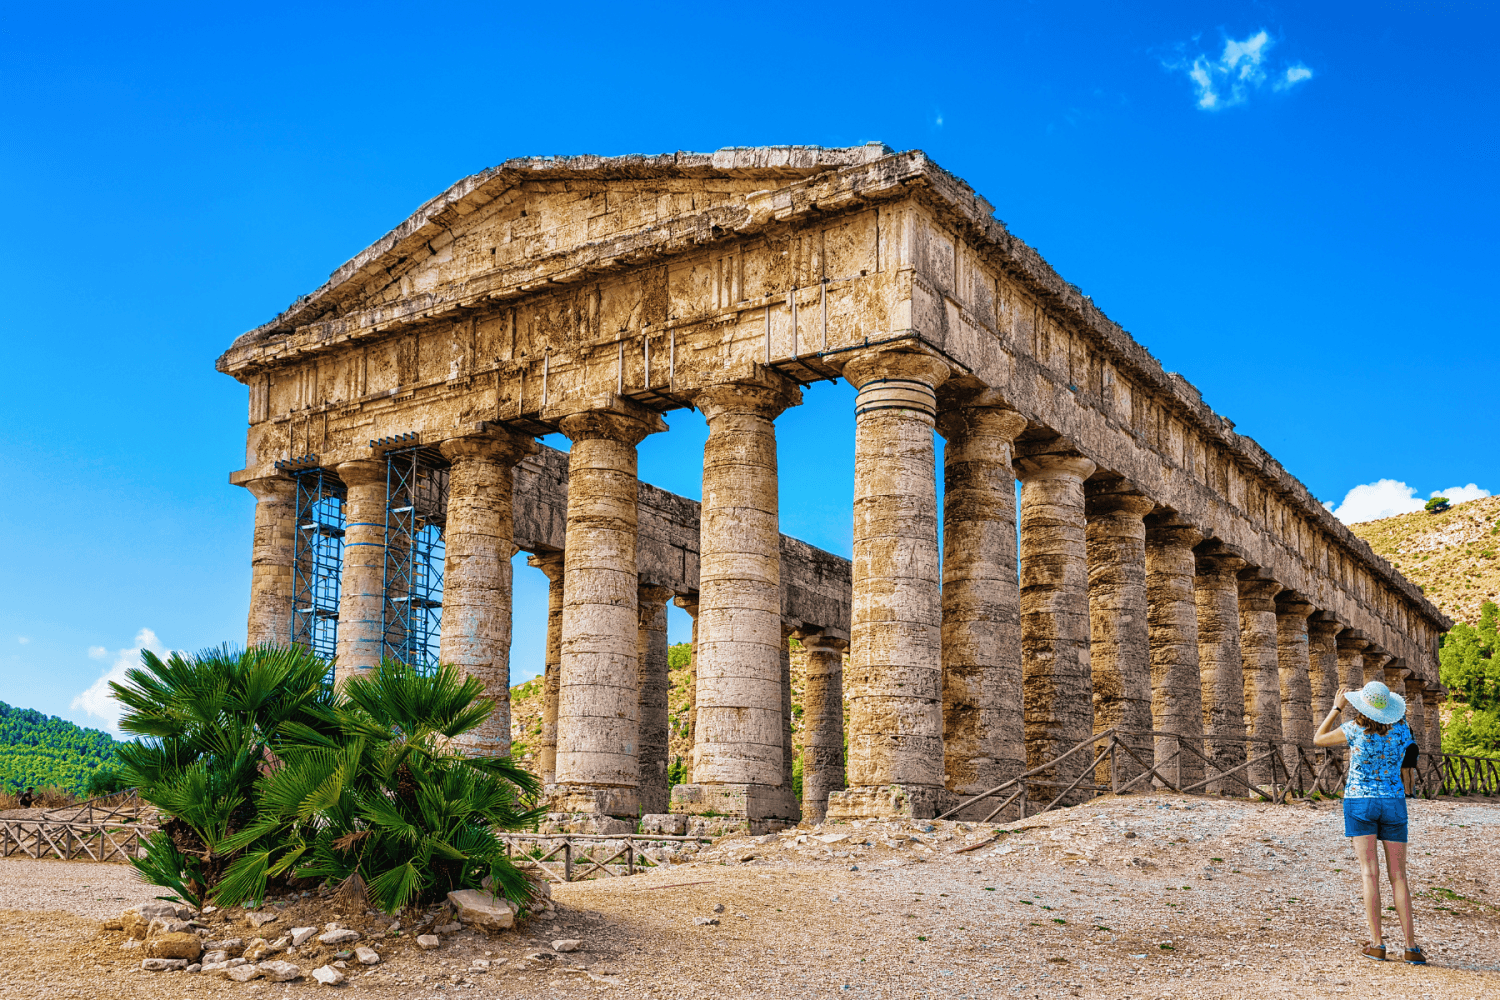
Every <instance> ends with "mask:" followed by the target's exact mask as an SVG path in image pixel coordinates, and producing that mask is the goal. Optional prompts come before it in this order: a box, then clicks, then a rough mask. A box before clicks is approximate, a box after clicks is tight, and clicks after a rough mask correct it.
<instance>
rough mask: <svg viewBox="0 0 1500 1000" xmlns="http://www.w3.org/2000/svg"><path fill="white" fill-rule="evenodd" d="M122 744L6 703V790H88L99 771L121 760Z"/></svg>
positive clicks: (2, 718)
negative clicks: (119, 756)
mask: <svg viewBox="0 0 1500 1000" xmlns="http://www.w3.org/2000/svg"><path fill="white" fill-rule="evenodd" d="M118 746H119V743H118V742H117V741H116V740H115V738H114V737H113V736H110V735H109V734H108V733H106V732H103V731H101V730H98V729H85V728H83V727H82V726H76V725H74V724H73V723H71V722H68V721H67V720H65V719H59V718H58V717H57V716H55V715H43V714H42V713H41V712H37V711H34V710H32V709H29V708H13V707H11V706H10V705H7V704H5V703H4V702H0V790H4V791H6V792H10V793H15V792H19V791H21V790H22V789H25V788H47V787H52V788H58V789H61V790H63V791H67V792H69V793H71V794H74V795H82V794H85V793H86V792H87V791H88V789H89V785H90V782H91V781H92V780H93V779H94V776H95V775H96V774H97V773H98V772H100V771H111V770H113V769H114V768H115V766H116V765H117V764H118V763H119V761H118V758H117V757H116V748H117V747H118Z"/></svg>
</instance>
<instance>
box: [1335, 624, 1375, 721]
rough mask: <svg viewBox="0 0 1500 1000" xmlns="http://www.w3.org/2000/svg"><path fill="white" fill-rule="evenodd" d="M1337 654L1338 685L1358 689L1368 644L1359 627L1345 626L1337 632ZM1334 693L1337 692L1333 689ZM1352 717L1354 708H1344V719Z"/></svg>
mask: <svg viewBox="0 0 1500 1000" xmlns="http://www.w3.org/2000/svg"><path fill="white" fill-rule="evenodd" d="M1335 641H1336V643H1337V649H1338V656H1339V687H1346V688H1351V689H1353V690H1355V691H1358V690H1359V689H1360V688H1362V687H1364V686H1365V656H1364V652H1365V647H1366V646H1368V645H1369V644H1370V640H1369V638H1367V637H1366V636H1365V634H1364V633H1363V632H1361V631H1360V630H1359V629H1354V628H1347V629H1344V631H1342V632H1340V633H1339V634H1338V638H1337V639H1336V640H1335ZM1334 693H1335V694H1337V693H1338V692H1337V691H1335V692H1334ZM1353 718H1354V709H1353V708H1350V707H1347V706H1346V707H1345V708H1344V721H1345V722H1349V721H1351V720H1353Z"/></svg>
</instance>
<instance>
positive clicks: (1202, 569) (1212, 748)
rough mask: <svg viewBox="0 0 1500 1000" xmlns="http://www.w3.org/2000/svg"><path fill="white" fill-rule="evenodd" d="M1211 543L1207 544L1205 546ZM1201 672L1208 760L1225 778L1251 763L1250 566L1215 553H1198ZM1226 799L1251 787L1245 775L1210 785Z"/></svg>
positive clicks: (1196, 583)
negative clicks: (1246, 618)
mask: <svg viewBox="0 0 1500 1000" xmlns="http://www.w3.org/2000/svg"><path fill="white" fill-rule="evenodd" d="M1210 544H1211V543H1204V546H1203V547H1200V548H1205V547H1206V546H1208V545H1210ZM1196 555H1197V558H1196V563H1197V566H1196V569H1197V576H1196V577H1195V578H1194V580H1193V598H1194V600H1195V601H1196V602H1197V605H1198V669H1199V671H1200V677H1201V678H1202V682H1203V728H1204V729H1205V730H1206V732H1207V734H1208V754H1207V756H1208V758H1209V760H1211V761H1213V762H1214V764H1215V765H1216V767H1217V769H1218V771H1219V772H1220V773H1222V772H1224V771H1227V770H1229V769H1230V768H1232V767H1237V766H1239V765H1240V764H1243V763H1244V762H1245V673H1244V665H1243V664H1242V663H1241V662H1240V589H1239V579H1238V577H1237V575H1236V574H1238V573H1239V571H1240V570H1241V569H1243V568H1244V566H1245V562H1244V560H1243V559H1240V558H1238V557H1236V556H1232V555H1230V554H1228V553H1227V552H1222V551H1219V550H1216V549H1212V548H1206V550H1205V551H1200V552H1197V554H1196ZM1208 787H1209V790H1210V791H1217V792H1219V793H1220V794H1235V793H1237V792H1238V791H1239V790H1240V789H1242V788H1244V787H1245V779H1244V773H1243V772H1240V773H1239V774H1237V775H1236V776H1235V777H1232V778H1226V779H1225V780H1224V781H1223V782H1220V783H1216V784H1213V785H1210V786H1208Z"/></svg>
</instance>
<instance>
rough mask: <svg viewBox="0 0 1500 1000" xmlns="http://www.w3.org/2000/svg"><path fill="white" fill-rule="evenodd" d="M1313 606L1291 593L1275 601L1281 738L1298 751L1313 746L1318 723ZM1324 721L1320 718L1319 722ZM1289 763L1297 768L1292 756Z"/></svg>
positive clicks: (1288, 756) (1282, 595)
mask: <svg viewBox="0 0 1500 1000" xmlns="http://www.w3.org/2000/svg"><path fill="white" fill-rule="evenodd" d="M1312 613H1313V606H1312V604H1310V603H1309V602H1308V601H1306V600H1304V599H1303V598H1302V596H1301V595H1300V594H1296V593H1294V592H1291V591H1288V592H1286V593H1284V594H1281V595H1280V596H1278V597H1277V599H1276V669H1277V673H1278V674H1279V675H1280V678H1281V734H1282V738H1283V739H1288V740H1292V741H1293V742H1295V743H1296V744H1297V745H1298V746H1299V747H1310V746H1312V738H1313V731H1314V730H1315V729H1317V723H1316V722H1314V720H1313V712H1312V677H1311V668H1312V663H1311V658H1310V657H1311V651H1310V648H1309V642H1308V634H1307V616H1308V615H1310V614H1312ZM1321 721H1323V720H1322V719H1321V717H1320V718H1319V719H1318V720H1317V722H1321ZM1287 763H1288V764H1291V765H1292V766H1293V767H1296V766H1297V764H1296V762H1295V761H1294V760H1293V759H1292V754H1291V753H1290V752H1289V753H1288V754H1287Z"/></svg>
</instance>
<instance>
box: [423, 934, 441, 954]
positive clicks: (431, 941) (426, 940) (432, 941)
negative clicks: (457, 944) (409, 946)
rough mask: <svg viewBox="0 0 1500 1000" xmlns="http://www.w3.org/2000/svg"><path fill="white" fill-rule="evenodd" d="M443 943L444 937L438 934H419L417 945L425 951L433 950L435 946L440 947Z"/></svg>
mask: <svg viewBox="0 0 1500 1000" xmlns="http://www.w3.org/2000/svg"><path fill="white" fill-rule="evenodd" d="M442 943H443V939H442V938H440V937H438V936H437V935H436V934H418V935H417V947H418V948H421V949H422V950H424V951H431V950H432V949H433V948H437V947H440V946H441V945H442Z"/></svg>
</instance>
